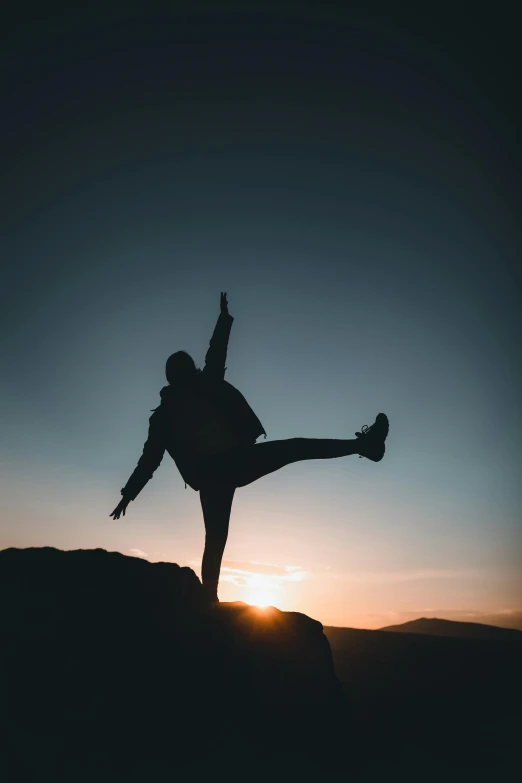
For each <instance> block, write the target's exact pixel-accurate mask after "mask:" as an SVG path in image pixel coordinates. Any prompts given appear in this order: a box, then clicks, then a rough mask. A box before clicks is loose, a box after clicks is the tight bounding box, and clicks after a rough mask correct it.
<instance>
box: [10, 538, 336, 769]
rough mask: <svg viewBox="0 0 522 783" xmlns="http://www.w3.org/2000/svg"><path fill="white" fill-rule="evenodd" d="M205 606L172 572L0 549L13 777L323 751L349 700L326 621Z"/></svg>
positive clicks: (91, 553)
mask: <svg viewBox="0 0 522 783" xmlns="http://www.w3.org/2000/svg"><path fill="white" fill-rule="evenodd" d="M202 598H203V596H202V589H201V584H200V582H199V580H198V578H197V577H196V575H195V574H194V572H193V571H192V570H191V569H189V568H180V567H179V566H177V565H175V564H172V563H155V564H152V563H148V562H147V561H145V560H142V559H140V558H135V557H126V556H124V555H121V554H119V553H116V552H110V553H109V552H105V551H104V550H101V549H96V550H77V551H69V552H63V551H60V550H57V549H52V548H42V549H6V550H3V551H1V552H0V608H1V618H2V622H1V628H0V644H1V654H0V660H1V670H0V687H1V690H2V694H3V698H2V699H1V704H2V707H1V710H2V713H1V715H0V720H1V726H0V728H1V730H2V743H3V744H4V748H3V750H4V756H3V758H4V759H7V762H6V763H7V764H8V766H9V772H10V776H9V779H13V780H14V779H28V780H29V779H33V780H47V779H48V778H49V779H52V780H62V779H63V780H71V781H72V780H74V781H81V780H84V779H85V780H93V779H94V777H95V776H97V779H98V780H105V779H107V780H109V779H110V780H119V779H120V777H121V778H122V779H132V780H134V776H136V779H138V778H139V779H142V780H143V779H145V777H146V775H149V774H152V773H151V772H150V770H151V769H154V770H156V774H157V775H160V771H161V774H162V773H163V772H166V771H168V770H169V771H171V770H175V769H178V770H182V769H186V770H188V769H189V768H191V765H192V766H193V765H194V764H195V763H202V764H208V765H209V769H210V768H212V767H214V766H215V764H217V763H218V762H217V761H216V760H217V759H218V758H221V757H223V754H225V755H226V754H229V755H231V756H233V757H234V758H235V759H236V760H237V758H239V759H241V757H242V754H243V757H245V753H246V755H247V756H248V758H250V759H253V758H255V757H256V754H257V753H261V754H262V753H263V752H266V749H267V748H268V747H270V748H271V749H272V750H273V751H274V752H276V751H277V752H283V751H285V752H299V753H301V752H303V751H304V750H306V752H308V751H309V750H310V748H313V747H315V748H321V749H324V747H325V743H326V744H328V743H329V742H331V741H332V737H333V735H334V733H335V732H332V728H333V725H334V723H335V719H336V715H337V712H338V711H337V708H338V707H339V706H340V705H341V700H342V696H341V691H340V686H339V682H338V680H337V678H336V676H335V672H334V668H333V662H332V656H331V652H330V647H329V645H328V641H327V639H326V637H325V636H324V634H323V629H322V626H321V624H320V623H318V622H317V621H315V620H311V619H310V618H309V617H306V616H305V615H302V614H299V613H296V612H281V611H279V610H277V609H265V610H259V609H256V608H254V607H250V606H248V605H246V604H242V603H237V604H221V605H220V606H219V607H217V608H216V609H214V610H210V611H209V610H207V609H205V608H204V606H203V603H202ZM151 765H152V766H151ZM140 770H141V771H140ZM147 770H148V771H147Z"/></svg>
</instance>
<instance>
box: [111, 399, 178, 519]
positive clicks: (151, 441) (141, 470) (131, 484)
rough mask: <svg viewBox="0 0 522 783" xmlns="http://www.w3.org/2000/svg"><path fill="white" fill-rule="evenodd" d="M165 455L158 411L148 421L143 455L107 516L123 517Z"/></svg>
mask: <svg viewBox="0 0 522 783" xmlns="http://www.w3.org/2000/svg"><path fill="white" fill-rule="evenodd" d="M164 453H165V445H164V440H163V427H162V424H161V416H160V414H159V411H156V412H155V413H153V414H152V416H151V417H150V419H149V435H148V438H147V440H146V442H145V445H144V446H143V454H142V455H141V457H140V458H139V460H138V464H137V465H136V468H135V470H134V472H133V474H132V476H131V477H130V479H129V480H128V481H127V483H126V485H125V486H124V487H123V489H122V490H121V494H122V495H123V498H122V500H120V502H119V503H118V505H117V506H116V508H115V509H114V511H113V512H112V514H109V516H111V517H114V519H119V518H120V515H121V514H123V516H125V509H126V508H127V506H128V505H129V503H130V501H131V500H135V499H136V497H137V496H138V495H139V493H140V492H141V490H142V489H143V487H144V486H145V484H146V483H147V482H148V481H149V480H150V479H151V478H152V476H153V473H154V471H155V470H156V468H157V467H158V466H159V464H160V462H161V460H162V459H163V455H164Z"/></svg>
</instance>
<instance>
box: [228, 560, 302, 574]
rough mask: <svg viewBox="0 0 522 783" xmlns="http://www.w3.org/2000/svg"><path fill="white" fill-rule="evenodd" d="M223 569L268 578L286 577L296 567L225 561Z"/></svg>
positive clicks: (249, 561)
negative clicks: (261, 575) (266, 576)
mask: <svg viewBox="0 0 522 783" xmlns="http://www.w3.org/2000/svg"><path fill="white" fill-rule="evenodd" d="M221 567H222V569H223V570H227V571H236V572H237V573H243V574H267V575H268V576H286V575H287V573H288V570H289V569H294V568H295V566H287V567H285V566H278V565H274V564H273V563H258V562H256V561H255V560H223V563H222V566H221Z"/></svg>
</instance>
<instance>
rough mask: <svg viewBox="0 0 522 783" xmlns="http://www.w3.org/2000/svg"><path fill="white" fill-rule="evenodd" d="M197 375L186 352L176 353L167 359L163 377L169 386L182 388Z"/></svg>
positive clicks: (192, 360) (197, 371)
mask: <svg viewBox="0 0 522 783" xmlns="http://www.w3.org/2000/svg"><path fill="white" fill-rule="evenodd" d="M198 373H199V370H198V369H197V367H196V365H195V363H194V359H193V358H192V356H191V355H190V354H188V353H187V352H186V351H176V353H173V354H171V355H170V356H169V358H168V359H167V364H166V365H165V375H166V376H167V381H168V382H169V383H170V385H171V386H184V385H186V384H187V383H191V382H192V381H194V380H195V378H196V377H197V375H198Z"/></svg>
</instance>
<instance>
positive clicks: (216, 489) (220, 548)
mask: <svg viewBox="0 0 522 783" xmlns="http://www.w3.org/2000/svg"><path fill="white" fill-rule="evenodd" d="M235 491H236V488H235V486H231V485H229V484H222V483H218V482H215V481H212V482H205V483H204V484H202V485H201V487H200V490H199V499H200V502H201V508H202V511H203V519H204V521H205V550H204V552H203V561H202V563H201V581H202V583H203V590H204V593H205V598H206V599H207V601H208V602H209V603H217V601H218V597H217V588H218V582H219V572H220V570H221V561H222V559H223V552H224V550H225V544H226V543H227V537H228V525H229V521H230V512H231V510H232V501H233V499H234V493H235Z"/></svg>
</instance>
